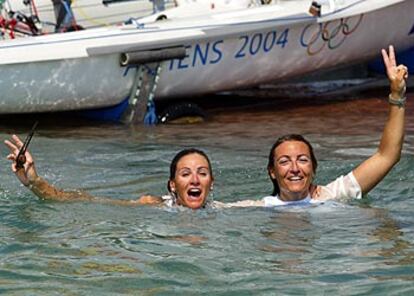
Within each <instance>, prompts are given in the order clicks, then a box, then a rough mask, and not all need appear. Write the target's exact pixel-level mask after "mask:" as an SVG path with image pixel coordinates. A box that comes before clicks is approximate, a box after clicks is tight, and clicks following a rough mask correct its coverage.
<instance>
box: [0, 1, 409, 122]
mask: <svg viewBox="0 0 414 296" xmlns="http://www.w3.org/2000/svg"><path fill="white" fill-rule="evenodd" d="M357 2H360V3H362V4H364V3H365V2H366V3H367V5H370V3H371V4H372V2H373V1H357ZM379 2H381V1H379V0H377V3H379ZM382 2H390V1H382ZM394 2H395V4H393V5H390V6H384V7H382V8H379V9H376V10H372V11H370V12H365V13H363V14H361V13H356V14H354V13H353V11H354V10H355V11H357V12H358V11H360V9H357V8H358V7H357V6H358V4H356V5H355V6H352V7H350V8H349V9H344V10H342V11H340V12H339V13H337V15H338V16H340V15H341V13H342V15H344V18H341V17H339V18H338V17H336V15H335V14H332V15H327V16H326V17H322V18H320V19H315V18H312V17H309V16H306V15H305V14H304V13H303V14H298V15H295V16H286V17H283V16H282V17H280V13H279V16H278V17H277V18H275V17H273V18H271V17H269V18H268V17H266V15H265V14H264V13H263V12H264V11H265V10H262V11H258V14H257V16H256V19H255V17H250V19H248V18H247V17H246V19H248V21H246V22H240V21H239V22H238V23H237V24H231V25H224V24H222V23H223V21H218V23H217V24H212V25H209V26H207V25H206V24H203V23H200V24H196V23H192V22H189V23H192V25H188V24H187V25H182V26H181V27H177V26H176V25H175V23H171V25H168V24H166V25H162V24H160V25H159V27H158V28H151V26H148V27H147V28H146V29H145V27H144V29H126V28H118V29H99V30H97V31H96V33H94V34H95V35H93V34H92V33H93V32H86V31H85V32H76V33H67V34H58V35H64V37H61V36H57V35H56V36H55V37H53V36H49V37H36V38H32V39H30V40H21V41H14V42H13V41H12V42H5V43H4V44H2V45H0V90H1V94H2V95H1V98H0V114H7V113H28V112H45V111H47V112H51V111H68V110H81V109H92V108H100V107H108V106H113V105H116V104H118V103H120V102H121V101H123V100H124V99H125V98H126V97H127V96H128V95H129V92H130V89H131V86H132V83H133V80H134V77H135V68H131V69H127V68H125V67H121V66H120V64H119V53H120V52H125V51H128V49H131V48H134V49H135V50H137V49H139V50H141V49H151V48H160V47H165V46H172V45H181V44H184V45H185V46H186V48H187V56H186V58H184V59H182V60H172V61H167V62H163V70H162V72H161V75H160V80H159V84H158V87H157V91H156V100H166V99H169V98H172V97H183V96H193V95H198V94H205V93H211V92H217V91H223V90H231V89H237V88H242V87H243V88H244V87H248V86H253V85H257V84H260V83H264V82H269V81H275V80H279V79H286V78H288V77H293V76H297V75H301V74H304V73H308V72H314V71H319V70H322V69H326V68H330V67H335V66H340V65H344V64H349V63H357V62H360V61H363V60H366V59H369V58H372V57H375V56H377V55H378V54H379V52H380V49H381V48H384V47H386V46H388V45H389V44H394V45H395V46H396V47H397V49H401V50H402V49H405V48H408V47H411V46H413V45H414V32H413V31H414V21H413V19H412V13H411V12H412V11H414V2H413V1H394ZM360 5H361V4H360ZM259 15H260V18H259ZM396 18H398V20H399V22H398V25H397V26H394V22H395V19H396ZM226 21H227V22H229V23H231V21H230V20H226ZM318 21H319V22H318ZM172 25H174V26H172ZM390 28H393V29H392V31H391V30H390ZM321 31H323V32H324V34H323V37H324V38H322V34H320V32H321ZM318 32H319V33H318ZM378 32H382V33H378ZM91 34H92V35H91ZM62 38H63V40H62ZM33 39H34V40H33ZM28 53H30V54H28Z"/></svg>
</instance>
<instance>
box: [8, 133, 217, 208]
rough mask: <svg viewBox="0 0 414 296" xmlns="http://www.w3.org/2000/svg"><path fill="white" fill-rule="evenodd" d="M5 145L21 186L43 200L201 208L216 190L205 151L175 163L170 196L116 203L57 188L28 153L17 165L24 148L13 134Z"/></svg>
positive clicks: (195, 151) (186, 153)
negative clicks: (39, 170)
mask: <svg viewBox="0 0 414 296" xmlns="http://www.w3.org/2000/svg"><path fill="white" fill-rule="evenodd" d="M5 144H6V146H7V147H8V148H9V150H10V152H11V153H10V154H9V155H8V156H7V158H8V159H9V160H12V161H13V163H12V171H13V172H14V173H15V174H16V176H17V178H18V179H19V180H20V182H21V183H22V184H24V185H25V186H26V187H28V188H29V189H30V190H31V191H32V192H33V193H34V194H35V195H37V196H38V197H39V198H40V199H44V200H54V201H93V202H100V203H109V204H114V205H125V206H137V205H165V206H169V207H171V206H176V205H178V206H184V207H188V208H191V209H198V208H202V207H204V206H205V205H206V203H207V197H208V195H209V193H210V190H211V189H212V188H213V181H214V178H213V172H212V169H211V163H210V160H209V158H208V157H207V155H206V154H205V153H204V152H203V151H201V150H198V149H194V148H191V149H184V150H181V151H180V152H179V153H177V155H176V156H175V157H174V159H173V160H172V162H171V165H170V178H169V180H168V184H167V188H168V191H169V194H168V195H165V196H162V197H158V196H152V195H144V196H141V197H140V198H138V199H136V200H116V199H110V198H98V197H95V196H92V195H90V194H89V193H87V192H84V191H64V190H61V189H58V188H56V187H55V186H53V185H51V184H50V183H49V182H47V181H46V180H45V179H43V178H41V177H40V176H39V175H38V174H37V172H36V168H35V164H34V160H33V157H32V155H31V154H30V152H29V151H28V150H26V152H25V158H26V159H25V162H24V163H23V164H21V165H18V164H17V161H16V159H17V158H18V155H19V151H20V149H22V147H23V145H24V143H23V142H22V141H21V140H20V138H19V137H18V136H16V135H13V136H12V138H11V139H10V140H6V141H5Z"/></svg>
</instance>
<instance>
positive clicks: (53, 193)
mask: <svg viewBox="0 0 414 296" xmlns="http://www.w3.org/2000/svg"><path fill="white" fill-rule="evenodd" d="M4 144H5V145H6V146H7V147H8V148H9V151H10V154H9V155H8V156H7V159H9V160H11V161H12V164H11V169H12V171H13V172H14V174H15V175H16V176H17V178H18V179H19V180H20V182H21V183H22V184H23V185H25V186H26V187H28V188H29V189H30V190H31V191H32V192H33V193H34V194H35V195H37V196H38V197H39V198H40V199H45V200H54V201H91V202H98V203H107V204H114V205H123V206H137V205H157V204H161V203H162V199H161V198H160V197H156V196H151V195H145V196H142V197H140V198H139V199H136V200H117V199H110V198H98V197H95V196H92V195H90V194H89V193H87V192H84V191H81V190H76V191H64V190H61V189H58V188H56V187H55V186H53V185H51V184H50V183H49V182H47V181H46V180H45V179H43V178H41V177H40V176H39V175H38V174H37V172H36V167H35V164H34V159H33V157H32V155H31V154H30V152H29V151H28V150H27V151H26V153H25V157H26V162H25V163H24V164H23V166H22V167H18V166H17V162H16V158H17V155H18V154H19V151H20V149H21V148H22V146H23V142H22V141H21V140H20V138H19V137H18V136H16V135H13V136H12V137H11V139H10V140H5V141H4Z"/></svg>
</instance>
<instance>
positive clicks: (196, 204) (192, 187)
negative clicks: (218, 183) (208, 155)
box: [169, 153, 213, 209]
mask: <svg viewBox="0 0 414 296" xmlns="http://www.w3.org/2000/svg"><path fill="white" fill-rule="evenodd" d="M169 182H170V183H169V184H170V188H171V191H172V192H175V193H176V195H177V203H178V204H179V205H182V206H185V207H189V208H191V209H198V208H200V207H202V206H203V205H204V204H205V202H206V201H207V196H208V194H209V192H210V188H211V186H212V185H213V177H212V175H211V172H210V169H209V165H208V161H207V159H205V157H204V156H202V155H200V154H197V153H193V154H189V155H186V156H184V157H182V158H181V159H180V160H179V161H178V163H177V169H176V171H175V178H174V180H170V181H169Z"/></svg>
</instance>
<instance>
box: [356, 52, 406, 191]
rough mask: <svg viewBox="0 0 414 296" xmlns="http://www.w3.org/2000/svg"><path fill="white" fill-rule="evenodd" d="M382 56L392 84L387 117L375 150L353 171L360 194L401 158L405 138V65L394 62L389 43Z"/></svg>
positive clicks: (374, 183) (378, 180)
mask: <svg viewBox="0 0 414 296" xmlns="http://www.w3.org/2000/svg"><path fill="white" fill-rule="evenodd" d="M382 57H383V59H384V64H385V67H386V70H387V75H388V79H389V81H390V88H391V93H390V95H389V99H388V102H389V109H388V119H387V121H386V123H385V127H384V131H383V133H382V138H381V142H380V145H379V148H378V150H377V152H376V153H375V154H374V155H372V156H371V157H370V158H368V159H367V160H365V161H364V162H363V163H362V164H360V165H359V166H358V167H357V168H356V169H355V170H354V171H353V173H354V176H355V178H356V180H357V181H358V183H359V185H360V186H361V190H362V194H366V193H368V192H369V191H370V190H371V189H372V188H374V187H375V185H377V184H378V183H379V182H380V181H381V180H382V179H383V178H384V177H385V175H386V174H387V173H388V172H389V171H390V170H391V168H392V167H393V166H394V165H395V164H396V163H397V162H398V161H399V160H400V156H401V150H402V145H403V141H404V113H405V88H406V83H405V80H406V79H407V77H408V69H407V67H405V66H404V65H399V66H397V62H396V59H395V52H394V47H393V46H390V47H389V52H388V53H387V51H386V50H384V49H383V50H382Z"/></svg>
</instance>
